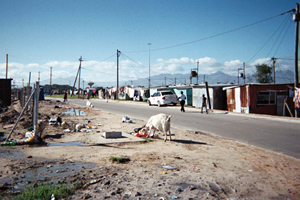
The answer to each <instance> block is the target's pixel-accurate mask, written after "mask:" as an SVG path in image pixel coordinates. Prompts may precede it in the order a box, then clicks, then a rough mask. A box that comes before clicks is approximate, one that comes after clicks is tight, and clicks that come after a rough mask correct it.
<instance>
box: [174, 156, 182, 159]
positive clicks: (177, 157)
mask: <svg viewBox="0 0 300 200" xmlns="http://www.w3.org/2000/svg"><path fill="white" fill-rule="evenodd" d="M174 158H176V159H182V158H181V157H179V156H174Z"/></svg>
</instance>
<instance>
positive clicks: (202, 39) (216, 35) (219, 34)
mask: <svg viewBox="0 0 300 200" xmlns="http://www.w3.org/2000/svg"><path fill="white" fill-rule="evenodd" d="M291 11H294V9H293V10H290V11H287V12H284V13H281V14H278V15H275V16H273V17H269V18H266V19H263V20H260V21H257V22H254V23H251V24H248V25H245V26H241V27H239V28H235V29H231V30H229V31H225V32H222V33H218V34H215V35H212V36H208V37H204V38H201V39H198V40H194V41H190V42H185V43H182V44H176V45H172V46H168V47H162V48H157V49H151V50H150V49H149V50H142V51H132V52H126V53H145V52H149V51H150V52H151V51H160V50H165V49H171V48H175V47H180V46H184V45H188V44H192V43H196V42H200V41H204V40H208V39H211V38H215V37H218V36H221V35H225V34H228V33H231V32H234V31H238V30H241V29H244V28H247V27H250V26H253V25H256V24H259V23H262V22H265V21H268V20H271V19H274V18H276V17H279V16H281V15H284V14H286V13H289V12H291Z"/></svg>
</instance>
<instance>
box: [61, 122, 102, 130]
mask: <svg viewBox="0 0 300 200" xmlns="http://www.w3.org/2000/svg"><path fill="white" fill-rule="evenodd" d="M63 123H64V122H63ZM64 124H65V126H70V125H68V124H67V123H66V122H65V123H64ZM97 128H98V127H97V126H96V125H85V124H76V125H73V129H72V130H70V128H66V129H64V130H63V131H64V132H93V130H94V129H97Z"/></svg>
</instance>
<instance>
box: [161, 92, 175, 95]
mask: <svg viewBox="0 0 300 200" xmlns="http://www.w3.org/2000/svg"><path fill="white" fill-rule="evenodd" d="M161 94H162V95H173V92H171V91H170V92H162V93H161Z"/></svg>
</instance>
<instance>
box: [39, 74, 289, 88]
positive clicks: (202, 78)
mask: <svg viewBox="0 0 300 200" xmlns="http://www.w3.org/2000/svg"><path fill="white" fill-rule="evenodd" d="M74 80H75V77H66V78H63V77H60V78H56V79H53V80H52V84H58V85H70V86H73V84H74ZM83 81H84V82H83ZM206 81H207V82H208V83H209V84H217V83H236V84H237V83H238V78H237V76H231V75H229V74H226V73H223V72H221V71H218V72H216V73H213V74H199V76H198V84H201V83H204V82H206ZM80 82H81V83H80V87H83V83H84V87H85V88H86V87H88V82H87V81H86V80H82V79H81V81H80ZM239 82H240V83H242V84H243V83H244V79H243V78H241V77H240V78H239ZM245 82H246V83H255V82H256V79H255V77H253V75H248V76H247V77H246V79H245ZM293 82H294V72H293V71H291V70H286V71H282V70H279V71H276V83H293ZM175 83H176V85H189V84H190V74H159V75H155V76H151V86H152V87H153V86H166V85H175ZM40 84H41V85H46V84H47V85H49V84H50V80H49V79H47V80H44V81H41V83H40ZM192 84H197V77H193V78H192ZM125 85H126V86H128V85H130V86H145V87H148V85H149V82H148V78H139V79H136V80H127V81H126V82H120V83H119V86H125ZM115 86H116V82H94V85H93V87H115ZM75 87H78V81H77V82H76V85H75Z"/></svg>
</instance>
